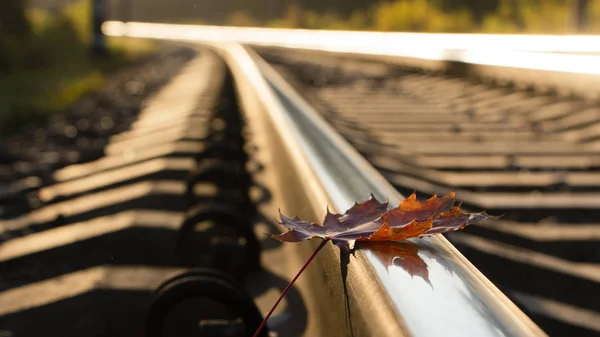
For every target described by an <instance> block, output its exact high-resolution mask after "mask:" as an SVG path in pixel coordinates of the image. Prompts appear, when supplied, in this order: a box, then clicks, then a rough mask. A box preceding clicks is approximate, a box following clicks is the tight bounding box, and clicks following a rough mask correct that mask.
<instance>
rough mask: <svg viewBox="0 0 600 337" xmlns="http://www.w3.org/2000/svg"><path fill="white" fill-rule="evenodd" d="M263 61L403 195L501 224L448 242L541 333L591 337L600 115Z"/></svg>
mask: <svg viewBox="0 0 600 337" xmlns="http://www.w3.org/2000/svg"><path fill="white" fill-rule="evenodd" d="M258 51H259V53H260V55H261V56H262V57H263V58H264V59H265V60H267V62H269V63H270V64H271V65H272V66H273V67H274V68H275V69H277V71H278V72H279V73H280V74H281V75H282V76H283V77H284V78H285V79H286V80H288V81H289V82H290V83H292V84H293V85H294V87H295V88H296V90H298V92H300V93H301V94H302V95H303V96H304V97H305V98H306V99H307V101H308V102H309V103H310V104H312V105H313V106H314V108H315V110H316V111H318V112H319V113H321V115H322V116H323V117H324V118H325V119H326V120H327V121H328V122H329V123H330V124H331V125H332V126H334V127H335V129H336V130H338V131H339V132H340V133H341V134H342V135H343V136H344V137H345V138H346V139H347V140H348V141H349V142H350V143H351V144H352V145H353V146H354V147H356V148H357V149H358V150H359V151H360V152H361V153H362V154H363V155H364V156H365V157H366V158H367V159H368V160H369V162H371V163H372V164H373V165H374V166H375V167H376V168H377V169H378V170H379V172H380V173H381V174H382V175H383V176H385V177H386V178H387V179H388V180H389V181H390V182H391V183H392V184H393V185H394V186H395V187H396V188H397V189H398V190H399V191H400V192H401V193H402V194H404V195H407V194H410V193H412V192H413V191H417V192H418V193H419V194H420V195H421V196H422V197H427V196H430V195H433V194H446V193H448V192H450V191H456V195H457V198H458V199H460V200H462V201H463V202H464V207H467V208H469V209H471V210H481V209H486V210H488V211H489V212H491V213H492V214H505V215H504V216H503V218H502V219H501V220H500V221H493V222H489V223H483V224H481V225H475V226H472V227H470V228H467V229H465V230H464V231H462V232H460V233H449V234H447V235H446V236H447V238H448V239H449V240H450V242H452V243H453V244H454V245H455V246H456V247H457V248H458V249H459V250H460V251H461V252H462V253H463V254H465V256H466V257H467V258H468V259H469V260H470V261H471V262H473V263H474V264H475V266H476V267H477V268H478V269H479V270H481V271H482V272H483V273H484V274H485V275H486V276H487V277H489V278H490V280H492V282H494V283H495V284H496V285H497V286H498V287H499V288H500V289H502V290H503V291H504V292H505V293H506V294H507V295H508V296H509V297H510V298H511V299H512V300H513V301H514V302H515V303H517V304H518V305H519V306H520V307H521V308H522V309H523V310H524V311H525V312H526V313H528V315H529V316H530V317H532V318H533V319H534V321H536V322H537V323H538V324H539V325H540V326H541V327H542V328H543V329H545V331H546V332H548V333H549V334H550V335H553V336H567V335H577V336H597V335H599V334H600V326H598V324H597V323H596V322H599V321H600V306H599V303H600V302H599V301H598V300H597V299H598V298H600V287H599V282H600V264H598V263H599V262H600V251H599V250H598V248H599V247H600V242H599V241H600V212H599V211H598V209H599V207H600V204H599V203H600V185H599V184H600V171H599V168H600V152H599V151H600V148H599V146H600V139H599V136H598V135H599V133H598V130H599V129H598V127H599V126H600V106H598V104H597V102H595V101H589V100H588V101H586V100H585V99H582V98H577V97H560V96H559V95H557V94H553V93H543V92H535V91H533V90H529V91H525V90H522V89H519V88H515V87H510V86H507V85H504V86H500V85H497V84H493V83H485V82H484V81H481V80H477V79H469V78H464V77H456V76H455V77H452V76H446V75H443V74H441V73H434V72H426V71H421V70H419V69H414V68H413V69H410V68H406V67H401V66H398V65H393V64H390V63H387V64H386V63H384V62H377V61H365V60H358V59H356V58H354V59H353V58H351V57H347V56H346V57H342V56H336V55H335V54H326V53H320V52H309V51H296V50H294V51H289V50H283V49H276V48H259V49H258Z"/></svg>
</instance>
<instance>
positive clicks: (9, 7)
mask: <svg viewBox="0 0 600 337" xmlns="http://www.w3.org/2000/svg"><path fill="white" fill-rule="evenodd" d="M29 31H30V30H29V23H28V22H27V18H26V17H25V4H24V2H23V0H2V10H0V33H1V34H7V35H12V36H15V37H20V38H23V37H26V36H27V35H29Z"/></svg>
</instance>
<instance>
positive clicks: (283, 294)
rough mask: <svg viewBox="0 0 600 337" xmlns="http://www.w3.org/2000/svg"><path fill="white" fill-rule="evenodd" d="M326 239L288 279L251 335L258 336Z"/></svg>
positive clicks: (325, 241)
mask: <svg viewBox="0 0 600 337" xmlns="http://www.w3.org/2000/svg"><path fill="white" fill-rule="evenodd" d="M327 241H329V239H325V240H323V242H321V243H320V244H319V246H318V247H317V248H316V249H315V251H314V252H313V253H312V255H311V256H310V257H309V258H308V260H306V262H305V263H304V265H303V266H302V268H300V271H299V272H298V274H296V276H294V278H293V279H292V280H291V281H290V283H289V284H288V285H287V287H285V289H283V291H282V292H281V295H279V298H278V299H277V301H276V302H275V304H273V307H272V308H271V310H270V311H269V313H268V314H267V316H265V319H263V321H262V323H260V326H259V327H258V329H256V332H255V333H254V335H253V336H252V337H258V335H259V334H260V332H261V331H262V329H263V328H264V327H265V324H267V320H268V319H269V317H271V315H272V314H273V311H275V309H276V308H277V306H278V305H279V302H281V300H282V299H283V297H284V296H285V294H287V292H288V291H289V290H290V288H292V286H293V285H294V282H296V280H297V279H298V277H300V275H301V274H302V272H303V271H304V269H306V267H308V265H309V264H310V262H311V261H312V260H313V259H314V258H315V256H317V253H318V252H319V251H320V250H321V248H323V247H324V246H325V244H326V243H327Z"/></svg>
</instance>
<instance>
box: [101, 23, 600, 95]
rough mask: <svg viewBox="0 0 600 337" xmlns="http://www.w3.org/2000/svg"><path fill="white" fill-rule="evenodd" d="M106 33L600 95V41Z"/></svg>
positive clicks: (152, 26)
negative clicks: (326, 55)
mask: <svg viewBox="0 0 600 337" xmlns="http://www.w3.org/2000/svg"><path fill="white" fill-rule="evenodd" d="M103 31H104V33H105V34H107V35H111V36H131V37H140V38H154V39H170V40H180V41H199V42H202V41H203V42H238V43H242V44H247V45H253V46H263V47H264V46H266V47H279V48H293V49H304V50H312V51H320V52H335V53H338V54H340V55H342V56H343V55H350V56H351V57H362V58H367V59H376V60H384V61H386V62H391V63H397V64H401V65H403V66H409V67H417V68H422V69H427V70H432V71H441V72H449V73H453V74H457V75H463V76H475V77H479V78H484V79H492V80H495V81H498V82H502V83H513V84H514V85H515V86H522V87H531V86H533V87H537V88H541V89H543V90H547V89H551V90H554V91H556V92H559V93H565V94H567V95H571V94H576V95H579V96H584V97H591V98H593V99H596V98H597V97H598V96H600V89H599V88H600V54H599V53H600V43H598V41H600V36H547V35H486V34H412V33H379V32H348V31H322V30H321V31H320V30H314V31H313V30H302V29H268V28H242V27H220V26H201V25H173V24H158V23H143V22H128V23H123V22H118V21H108V22H106V23H105V24H104V25H103ZM574 52H577V53H592V54H587V55H586V54H572V53H574Z"/></svg>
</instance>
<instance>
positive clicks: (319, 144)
mask: <svg viewBox="0 0 600 337" xmlns="http://www.w3.org/2000/svg"><path fill="white" fill-rule="evenodd" d="M217 46H218V47H219V44H217ZM219 48H221V49H222V50H223V52H224V54H225V55H226V56H227V58H228V60H229V62H230V65H231V66H232V68H233V69H234V72H235V73H237V76H239V78H243V83H244V84H243V85H245V86H250V87H252V89H253V90H255V92H256V93H258V95H257V96H258V97H260V99H261V100H262V102H263V105H264V106H265V107H266V112H265V114H266V115H268V116H267V118H270V119H271V121H272V122H273V124H274V125H277V128H276V129H275V130H274V133H276V134H277V137H279V140H281V142H280V143H281V147H282V148H283V149H282V150H281V151H282V152H287V154H288V155H287V157H289V158H290V159H289V160H290V161H291V163H287V164H289V165H296V166H299V168H298V169H297V170H295V172H296V173H298V177H297V178H298V179H297V180H298V181H299V183H298V184H297V187H298V188H304V194H305V195H310V196H314V199H315V200H307V201H306V202H303V203H298V202H297V200H295V199H293V201H294V202H292V204H302V207H308V206H309V207H311V208H312V209H313V210H314V214H316V215H318V216H319V217H321V218H322V216H324V215H325V206H326V204H329V205H330V206H332V207H333V208H334V209H335V210H337V211H338V212H340V211H342V212H343V211H344V210H346V209H348V208H350V207H351V206H352V205H353V204H354V202H355V201H360V200H365V199H366V198H368V197H369V195H370V194H371V193H373V194H374V195H375V197H376V198H377V199H379V200H385V199H386V198H389V201H390V203H391V204H397V203H399V202H400V200H401V199H402V196H401V195H400V194H398V192H397V191H396V190H395V189H394V188H393V187H392V186H391V185H390V184H389V183H388V182H387V181H386V180H385V179H384V178H383V177H382V176H381V175H380V174H379V173H378V172H377V171H376V170H375V168H373V167H372V166H371V165H370V164H369V163H368V162H367V161H366V159H365V158H364V157H362V156H361V155H360V154H359V153H358V152H357V151H356V150H355V149H354V148H353V147H352V146H351V145H350V144H349V143H348V142H347V141H346V140H345V139H343V137H342V136H341V135H339V134H338V133H337V132H335V131H334V130H333V129H332V127H331V126H330V125H329V124H327V122H326V121H325V120H323V118H322V117H320V116H319V115H318V114H317V113H316V112H315V111H314V109H313V108H312V107H311V106H310V105H309V104H308V103H307V102H306V101H305V100H304V99H303V98H302V97H301V96H300V95H299V94H298V93H297V92H295V91H294V90H293V89H292V87H291V86H290V85H289V84H288V83H287V82H285V81H284V80H283V79H282V78H281V77H280V76H279V74H277V73H276V72H275V71H274V70H273V69H272V68H271V67H270V66H269V65H267V64H266V63H265V62H264V61H263V60H262V59H260V57H258V56H257V55H256V54H255V53H253V52H252V51H249V50H246V49H245V48H243V47H242V46H240V45H239V44H236V43H225V44H220V47H219ZM281 167H282V168H281V170H285V169H286V167H289V166H287V165H282V166H281ZM276 169H277V168H276ZM290 183H291V182H290ZM288 190H289V188H288ZM289 197H290V198H295V197H297V194H290V196H289ZM290 200H292V199H290ZM307 205H308V206H307ZM359 247H360V248H361V249H359V250H358V251H357V252H356V253H355V258H353V259H352V260H351V261H352V262H351V265H354V267H355V269H354V271H357V270H358V271H362V272H364V275H360V276H358V275H355V276H354V277H353V278H352V279H353V280H352V281H351V282H353V284H351V285H350V286H349V287H350V288H354V289H359V290H357V291H358V293H356V294H357V295H359V294H360V292H361V291H360V289H363V290H362V291H364V292H365V293H366V292H368V293H369V294H377V293H382V294H384V295H383V296H384V297H386V298H385V299H383V298H369V299H366V300H367V301H371V302H374V303H375V304H374V303H364V304H363V305H365V306H370V308H371V309H373V310H375V311H377V312H378V313H385V314H386V315H389V314H393V315H396V316H395V318H394V319H392V320H389V321H387V322H391V321H394V322H395V323H389V324H392V325H393V324H395V327H389V328H383V329H382V328H381V327H376V328H377V329H381V330H379V333H380V334H379V335H381V336H388V335H390V336H391V335H395V334H394V333H390V332H391V331H396V333H397V331H403V332H404V333H405V334H406V335H410V336H477V337H479V336H545V334H544V332H543V331H541V330H540V329H539V328H538V327H537V326H536V325H535V324H534V323H533V322H532V321H531V320H530V319H529V318H528V317H527V316H526V315H525V314H524V313H523V312H521V311H520V310H519V309H518V308H517V307H516V306H515V305H514V304H513V303H512V302H510V300H509V299H508V298H507V297H506V296H505V295H504V294H502V293H501V292H500V291H499V290H498V289H497V288H496V287H495V286H494V285H493V284H492V283H491V282H490V281H489V280H487V279H486V278H485V277H484V276H483V275H482V274H481V273H480V272H479V271H478V270H477V269H475V267H474V266H473V265H472V264H470V263H469V262H468V261H467V260H466V259H465V258H464V257H463V256H462V255H461V254H460V253H459V252H458V251H457V250H456V249H455V248H454V247H453V246H452V245H451V244H450V243H449V242H448V241H447V240H446V239H444V238H443V237H440V236H438V237H433V238H429V239H419V240H409V241H406V242H399V243H393V244H389V243H379V244H377V243H361V244H360V246H359ZM330 256H332V255H330ZM332 264H333V265H335V264H336V263H335V261H333V262H332ZM338 265H339V262H338ZM367 270H368V271H369V272H367ZM329 273H330V274H331V273H332V271H329ZM334 274H335V273H334ZM366 275H372V276H369V277H367V276H366ZM374 279H375V281H376V282H375V283H373V281H374ZM333 282H342V281H341V279H333ZM330 286H333V287H335V286H336V285H330ZM337 286H339V285H337ZM365 287H380V288H381V292H377V291H375V292H370V290H371V289H366V288H365ZM374 296H376V295H374ZM363 300H365V299H364V298H363ZM373 306H375V307H373ZM368 315H374V313H373V312H369V313H368ZM365 319H367V320H373V319H377V317H367V318H363V319H362V321H364V320H365ZM381 319H382V321H385V319H384V317H381ZM372 324H376V323H372ZM386 324H388V323H386ZM371 327H374V325H371ZM396 335H397V334H396Z"/></svg>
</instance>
